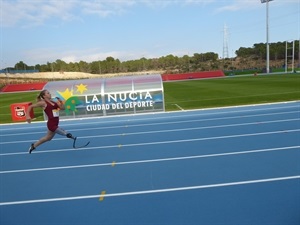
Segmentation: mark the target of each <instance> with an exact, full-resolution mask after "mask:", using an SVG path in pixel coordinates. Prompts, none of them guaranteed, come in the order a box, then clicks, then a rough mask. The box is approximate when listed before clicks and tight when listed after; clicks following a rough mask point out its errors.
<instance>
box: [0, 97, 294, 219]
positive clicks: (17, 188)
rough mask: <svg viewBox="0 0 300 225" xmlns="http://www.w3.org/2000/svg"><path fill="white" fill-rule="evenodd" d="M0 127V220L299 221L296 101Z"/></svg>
mask: <svg viewBox="0 0 300 225" xmlns="http://www.w3.org/2000/svg"><path fill="white" fill-rule="evenodd" d="M60 126H61V127H62V128H64V129H66V130H67V131H69V132H71V133H72V134H73V135H75V136H77V137H78V144H79V145H80V144H84V143H86V142H87V141H91V143H90V145H89V146H87V147H85V148H82V149H73V148H72V140H70V139H67V138H65V137H62V136H59V135H56V136H55V137H54V139H53V140H52V141H50V142H47V143H45V144H43V145H41V146H39V147H38V148H37V149H36V150H35V151H34V152H33V153H32V154H28V148H29V146H30V144H31V143H32V142H34V141H36V140H37V139H39V138H40V137H42V136H43V135H44V134H45V132H46V125H45V123H44V122H40V123H31V124H26V123H21V124H9V125H1V126H0V140H1V143H0V149H1V151H0V190H1V191H0V224H1V225H99V224H103V225H202V224H203V225H299V224H300V102H289V103H278V104H267V105H256V106H242V107H232V108H221V109H207V110H193V111H180V112H166V113H158V114H143V115H135V116H132V115H131V116H119V117H105V118H93V119H82V120H69V121H61V123H60Z"/></svg>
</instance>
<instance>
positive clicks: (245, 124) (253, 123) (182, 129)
mask: <svg viewBox="0 0 300 225" xmlns="http://www.w3.org/2000/svg"><path fill="white" fill-rule="evenodd" d="M297 120H298V121H300V118H297V119H285V120H273V121H272V120H271V121H263V122H250V123H237V124H226V125H217V126H206V127H194V128H180V129H172V130H170V129H169V130H155V131H140V132H131V133H117V134H105V135H94V136H85V137H79V138H80V139H90V138H96V137H97V138H104V137H118V136H123V135H126V136H130V135H143V134H154V133H169V132H181V131H189V130H204V129H215V128H226V127H235V126H249V125H257V124H259V125H262V124H269V123H282V122H291V121H297ZM91 130H92V129H91ZM53 140H54V141H65V140H66V138H55V139H53ZM35 141H36V140H24V141H9V142H1V143H0V145H4V144H12V143H14V144H15V143H25V142H26V143H28V142H35Z"/></svg>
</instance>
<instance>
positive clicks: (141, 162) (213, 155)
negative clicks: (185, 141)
mask: <svg viewBox="0 0 300 225" xmlns="http://www.w3.org/2000/svg"><path fill="white" fill-rule="evenodd" d="M282 150H300V145H299V146H288V147H279V148H267V149H258V150H249V151H239V152H225V153H215V154H207V155H193V156H183V157H173V158H160V159H148V160H136V161H125V162H115V166H117V165H129V164H143V163H154V162H165V161H178V160H188V159H199V158H211V157H221V156H232V155H243V154H252V153H262V152H273V151H282ZM103 166H111V162H109V163H98V164H86V165H76V166H60V167H45V168H37V169H22V170H7V171H0V174H9V173H26V172H37V171H50V170H65V169H78V168H90V167H103Z"/></svg>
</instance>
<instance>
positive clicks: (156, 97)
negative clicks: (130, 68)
mask: <svg viewBox="0 0 300 225" xmlns="http://www.w3.org/2000/svg"><path fill="white" fill-rule="evenodd" d="M44 89H47V90H48V91H49V92H50V93H51V95H52V98H53V100H55V99H56V98H60V99H61V100H62V101H64V103H65V109H64V110H61V111H60V112H59V114H60V117H61V118H62V119H64V118H82V117H95V116H109V115H121V114H133V113H146V112H161V111H165V107H164V96H163V84H162V79H161V75H160V74H154V75H140V76H123V77H114V78H93V79H81V80H67V81H54V82H49V83H47V84H46V85H45V86H44Z"/></svg>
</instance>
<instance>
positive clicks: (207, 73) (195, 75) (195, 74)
mask: <svg viewBox="0 0 300 225" xmlns="http://www.w3.org/2000/svg"><path fill="white" fill-rule="evenodd" d="M223 76H225V74H224V72H223V71H222V70H214V71H204V72H193V73H177V74H162V80H163V81H173V80H188V79H200V78H213V77H223Z"/></svg>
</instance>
